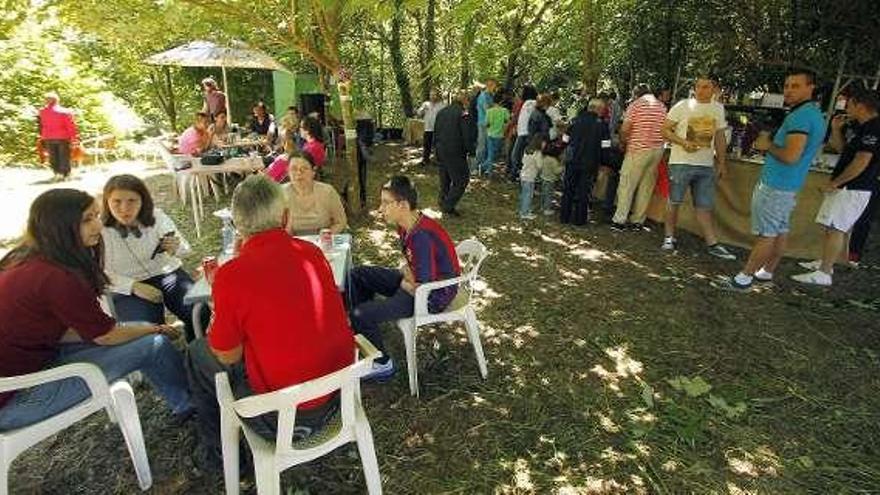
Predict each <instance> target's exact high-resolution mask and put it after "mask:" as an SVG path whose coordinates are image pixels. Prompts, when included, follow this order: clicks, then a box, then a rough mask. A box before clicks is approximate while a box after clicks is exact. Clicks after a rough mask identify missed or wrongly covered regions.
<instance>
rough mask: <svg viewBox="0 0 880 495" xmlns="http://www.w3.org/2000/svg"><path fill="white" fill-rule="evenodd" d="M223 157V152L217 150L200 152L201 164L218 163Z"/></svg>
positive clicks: (221, 161)
mask: <svg viewBox="0 0 880 495" xmlns="http://www.w3.org/2000/svg"><path fill="white" fill-rule="evenodd" d="M225 159H226V158H225V157H224V156H223V153H221V152H219V151H209V152H207V153H204V154H202V156H201V163H202V165H220V164H221V163H223V160H225Z"/></svg>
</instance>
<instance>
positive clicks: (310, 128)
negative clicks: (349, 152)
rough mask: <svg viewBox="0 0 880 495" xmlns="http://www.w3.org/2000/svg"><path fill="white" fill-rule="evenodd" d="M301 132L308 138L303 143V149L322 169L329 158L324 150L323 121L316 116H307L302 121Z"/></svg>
mask: <svg viewBox="0 0 880 495" xmlns="http://www.w3.org/2000/svg"><path fill="white" fill-rule="evenodd" d="M299 133H300V135H301V136H302V137H303V139H305V140H306V142H305V144H303V148H302V149H303V151H304V152H305V153H308V155H309V156H311V157H312V161H313V162H314V163H315V166H316V167H317V168H318V169H319V170H320V169H321V168H322V167H323V166H324V161H325V160H326V159H327V153H326V151H324V130H323V129H322V128H321V123H320V122H318V119H316V118H314V117H306V118H304V119H303V120H302V122H301V123H300V126H299Z"/></svg>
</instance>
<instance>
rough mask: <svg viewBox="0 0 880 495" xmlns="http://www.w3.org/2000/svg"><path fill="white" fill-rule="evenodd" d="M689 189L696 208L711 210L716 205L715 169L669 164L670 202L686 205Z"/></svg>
mask: <svg viewBox="0 0 880 495" xmlns="http://www.w3.org/2000/svg"><path fill="white" fill-rule="evenodd" d="M688 188H690V190H691V196H692V197H693V199H694V208H696V209H698V210H711V209H712V206H713V205H714V204H715V168H714V167H711V166H709V167H706V166H702V165H689V164H681V163H671V164H669V202H670V203H671V204H673V205H680V204H682V203H684V195H685V193H687V190H688Z"/></svg>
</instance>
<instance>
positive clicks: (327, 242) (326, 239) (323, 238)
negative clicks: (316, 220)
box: [318, 229, 333, 251]
mask: <svg viewBox="0 0 880 495" xmlns="http://www.w3.org/2000/svg"><path fill="white" fill-rule="evenodd" d="M318 239H319V240H320V244H321V249H323V250H324V251H330V250H331V249H333V231H332V230H330V229H321V233H320V235H319V236H318Z"/></svg>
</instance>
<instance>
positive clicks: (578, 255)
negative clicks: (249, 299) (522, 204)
mask: <svg viewBox="0 0 880 495" xmlns="http://www.w3.org/2000/svg"><path fill="white" fill-rule="evenodd" d="M417 153H418V151H417V150H415V149H408V148H403V147H399V146H387V147H383V148H380V149H379V150H378V151H377V155H376V163H374V164H372V165H371V169H370V189H369V190H370V192H371V195H370V201H371V204H376V203H377V198H376V194H375V191H377V190H378V187H379V185H380V184H381V183H382V182H383V181H384V180H386V178H387V177H388V176H389V175H391V174H392V173H398V172H401V171H402V172H405V173H408V174H410V175H411V176H413V177H415V178H416V180H417V183H418V185H419V187H420V191H421V194H422V201H423V203H424V204H423V206H425V207H428V208H433V209H436V190H437V185H436V184H437V179H436V171H435V170H434V169H433V168H432V169H422V168H419V167H418V165H416V163H417V161H418V159H417V156H416V155H417ZM150 185H151V187H152V188H153V190H154V191H157V197H158V204H160V205H162V206H163V207H165V208H166V210H167V211H169V212H170V213H171V215H172V216H173V217H174V219H175V221H177V222H178V226H179V227H180V228H181V229H182V230H183V231H185V232H192V224H191V217H190V216H189V215H188V212H187V211H186V210H185V209H183V208H181V207H180V206H178V205H175V204H174V203H173V202H172V201H171V198H170V196H169V194H168V190H169V181H168V180H167V177H158V178H153V179H151V180H150ZM515 200H516V187H515V186H514V185H511V184H508V183H505V182H501V181H485V180H480V181H475V182H474V183H472V184H471V186H470V188H469V190H468V192H467V194H466V195H465V198H464V200H463V202H462V204H461V210H462V212H463V213H464V217H463V218H461V219H451V220H444V221H443V223H444V225H445V226H446V227H447V228H448V230H449V231H450V233H451V235H452V237H453V238H454V239H456V240H461V239H464V238H467V237H471V236H475V237H477V238H479V239H480V240H482V241H483V242H484V243H486V245H487V246H489V248H490V250H491V255H490V257H489V258H488V260H487V262H486V263H485V264H484V265H483V266H484V268H483V270H482V273H483V276H484V282H485V287H484V288H483V290H482V291H481V300H480V309H479V311H478V317H479V319H480V322H481V324H482V330H483V343H484V347H485V349H486V353H487V359H488V360H489V378H488V379H487V380H485V381H483V380H482V379H481V378H480V376H479V372H478V370H477V366H476V362H475V359H474V357H473V351H472V349H471V348H470V346H469V345H468V343H467V340H466V337H465V335H464V331H463V328H459V327H438V328H434V329H430V330H429V331H426V332H424V333H421V334H420V339H419V360H420V363H419V364H420V375H419V376H420V382H421V398H420V399H414V398H412V397H410V395H409V393H408V384H407V380H406V373H405V372H401V373H398V375H397V376H396V377H395V379H394V380H393V381H392V382H390V383H388V384H384V385H367V386H365V387H364V401H365V406H366V410H367V414H368V416H369V418H370V421H371V424H372V426H373V434H374V437H375V440H376V450H377V454H378V457H379V463H380V470H381V473H382V476H383V480H384V487H385V491H386V492H387V493H392V494H425V493H449V494H453V493H462V494H473V493H499V494H507V493H510V494H514V493H516V494H525V493H559V494H580V493H670V494H679V493H733V494H739V493H773V494H777V493H823V494H824V493H877V492H878V491H880V463H878V459H880V447H878V446H880V400H878V397H877V396H878V394H877V391H878V390H880V378H878V377H880V358H878V353H880V333H878V329H880V328H878V327H880V324H878V317H880V299H878V295H877V287H878V285H880V284H878V279H880V277H878V275H880V271H878V269H877V267H876V266H875V267H874V268H869V269H863V270H857V271H843V270H841V274H840V275H839V276H838V277H836V278H835V282H836V283H837V285H836V286H835V287H834V288H833V289H813V288H803V287H799V286H796V285H794V284H793V283H790V282H786V281H784V280H783V281H781V283H779V285H778V286H773V287H768V288H764V289H763V290H761V291H758V292H756V293H751V294H730V293H724V292H720V291H718V290H716V289H714V288H712V287H711V286H710V281H711V280H712V279H713V278H715V277H716V276H718V275H722V274H730V273H732V272H734V271H735V270H736V269H737V268H738V267H739V264H738V263H731V262H724V261H719V260H716V259H714V258H710V257H708V256H706V255H704V254H703V253H702V250H701V249H700V242H699V240H698V239H696V238H692V237H690V238H689V237H686V238H685V239H684V240H683V245H682V246H681V247H680V252H679V254H677V255H663V254H661V253H660V251H659V249H658V247H659V245H660V241H661V234H660V233H659V232H656V231H655V232H653V233H625V234H616V233H611V232H610V231H609V230H608V228H607V227H605V226H602V225H590V226H589V227H586V228H573V227H565V226H561V225H559V224H558V223H557V222H556V221H555V220H545V219H539V220H537V221H534V222H532V223H529V224H523V223H520V222H519V221H518V220H516V218H515V214H514V204H515ZM210 208H211V206H210V205H209V209H210ZM352 223H353V225H354V232H355V236H356V246H357V248H356V258H357V260H358V261H359V262H373V263H383V264H389V263H394V264H396V263H397V254H396V252H395V248H394V244H393V241H394V237H393V235H392V234H391V232H390V231H389V230H388V229H386V228H385V227H384V226H383V225H381V224H380V223H378V222H377V221H376V219H375V217H374V216H372V215H370V214H365V215H363V216H361V217H358V218H355V219H353V222H352ZM204 231H205V232H207V234H206V235H205V236H204V237H203V238H202V239H200V240H195V239H194V235H189V238H190V240H191V241H193V244H194V247H195V250H196V255H194V256H193V257H192V258H191V259H190V260H189V262H190V264H191V265H193V264H195V263H196V262H197V260H198V259H200V256H201V255H202V254H204V253H211V252H214V251H215V250H216V249H217V246H218V245H219V238H218V237H219V225H218V223H217V221H216V219H214V218H210V219H208V220H207V222H206V226H205V227H204ZM874 238H875V239H877V238H878V236H877V235H875V236H874ZM878 244H880V243H878V242H876V240H875V242H874V243H873V246H871V248H872V249H871V251H872V252H873V253H874V254H873V255H872V256H873V258H872V259H869V260H868V262H869V263H871V262H873V263H874V264H875V265H876V264H877V259H878V258H877V256H878V255H877V253H878V252H880V245H878ZM738 254H739V255H740V257H742V256H743V255H744V253H743V252H742V251H738ZM796 271H797V268H796V267H795V266H794V263H793V262H792V261H791V260H786V261H785V262H784V265H783V267H782V269H781V270H780V272H781V273H780V275H782V276H783V277H787V276H788V275H790V274H791V273H795V272H796ZM780 278H781V279H782V277H780ZM387 336H388V340H389V345H390V352H391V354H392V355H393V356H394V357H395V358H396V359H398V360H399V361H400V362H401V363H402V362H403V356H404V353H403V349H402V342H401V338H400V335H399V333H398V332H397V331H396V330H394V329H392V328H390V327H389V328H388V329H387ZM402 371H403V370H402ZM138 405H139V409H140V414H141V420H142V422H143V424H144V430H145V435H146V438H147V442H148V443H147V448H148V451H149V455H150V459H151V462H152V466H153V476H154V479H155V484H154V489H153V492H154V493H219V492H220V491H221V489H222V486H221V485H220V484H218V483H217V482H216V480H206V479H203V478H198V477H197V476H196V475H195V474H194V472H193V471H192V463H191V461H190V460H189V458H188V454H189V453H190V452H191V451H192V448H193V446H194V433H193V432H192V431H190V430H189V429H179V430H175V429H172V427H171V426H170V424H169V422H168V419H169V418H168V415H167V413H166V412H165V409H164V406H163V405H162V404H161V403H160V402H159V399H157V398H156V397H155V395H154V394H153V393H152V392H151V391H150V390H149V389H148V388H144V389H142V390H140V391H139V399H138ZM83 460H85V461H83ZM12 484H13V487H15V490H14V491H16V492H21V493H35V492H39V493H134V492H136V491H137V488H136V486H137V485H136V482H135V479H134V474H133V470H132V469H131V467H130V463H129V461H128V459H127V456H126V454H125V448H124V445H123V443H122V439H121V435H120V434H119V433H118V431H117V430H116V429H115V427H113V426H112V425H109V424H108V423H107V421H106V419H105V418H101V417H98V416H95V417H93V418H91V419H90V420H88V421H85V422H83V423H81V424H79V425H77V426H75V427H73V428H70V429H69V430H67V431H65V432H63V433H61V434H59V435H57V436H56V437H54V438H53V439H50V440H47V441H46V442H44V443H43V444H41V445H40V446H39V447H36V448H34V449H31V450H30V451H28V452H27V453H26V454H25V455H24V456H23V457H22V458H21V459H20V460H19V461H17V462H16V464H15V465H14V472H13V475H12ZM284 487H285V490H286V491H287V493H310V494H317V493H363V492H364V490H365V488H364V482H363V477H362V474H361V471H360V463H359V461H358V459H357V454H356V450H355V449H354V448H353V447H352V448H344V449H340V450H339V451H337V452H335V453H333V454H331V455H329V456H327V457H325V458H323V459H321V460H319V461H317V462H315V463H312V464H310V465H308V466H303V467H298V468H295V469H292V470H290V471H289V472H287V473H286V474H285V478H284Z"/></svg>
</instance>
